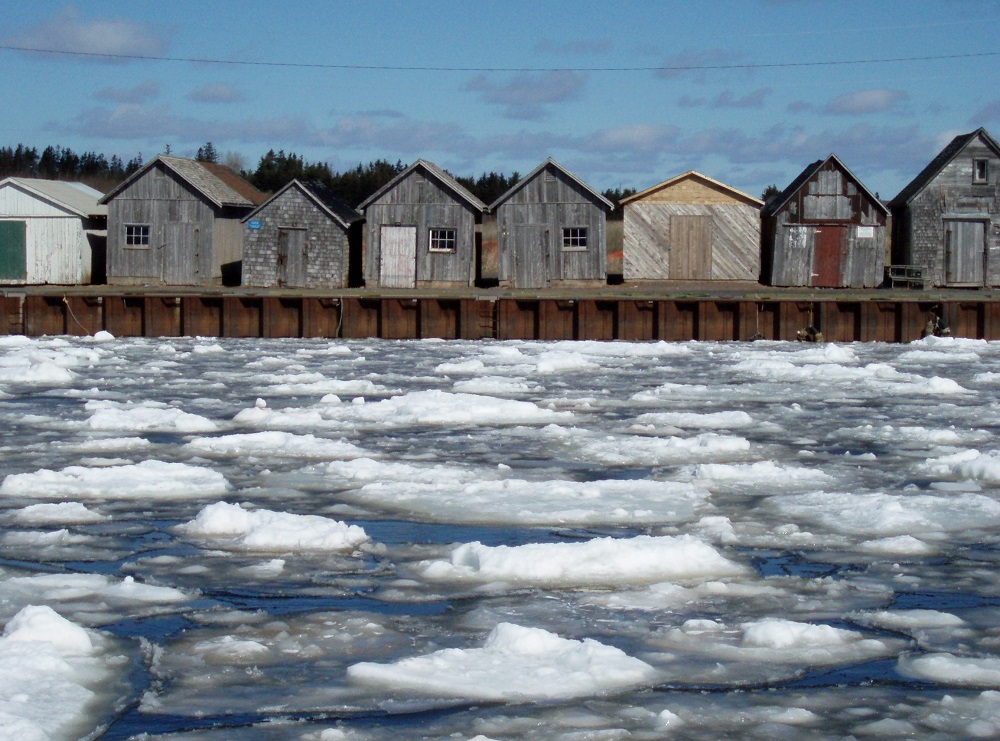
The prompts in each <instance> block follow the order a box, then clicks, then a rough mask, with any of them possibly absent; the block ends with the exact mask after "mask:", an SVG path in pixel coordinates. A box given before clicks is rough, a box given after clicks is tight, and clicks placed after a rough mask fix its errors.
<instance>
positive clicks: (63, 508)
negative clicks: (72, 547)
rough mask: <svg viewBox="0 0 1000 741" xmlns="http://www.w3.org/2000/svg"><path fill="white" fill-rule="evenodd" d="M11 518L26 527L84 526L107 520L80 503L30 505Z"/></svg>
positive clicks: (16, 512) (17, 511)
mask: <svg viewBox="0 0 1000 741" xmlns="http://www.w3.org/2000/svg"><path fill="white" fill-rule="evenodd" d="M11 516H12V518H13V520H14V521H15V522H20V523H24V524H28V525H55V524H59V525H84V524H87V523H91V522H101V521H102V520H106V519H108V518H107V517H105V516H104V515H101V514H98V513H97V512H94V511H92V510H89V509H87V507H86V506H85V505H83V504H81V503H80V502H56V503H51V504H50V503H43V504H32V505H30V506H28V507H24V508H23V509H19V510H16V511H15V512H14V513H13V514H12V515H11Z"/></svg>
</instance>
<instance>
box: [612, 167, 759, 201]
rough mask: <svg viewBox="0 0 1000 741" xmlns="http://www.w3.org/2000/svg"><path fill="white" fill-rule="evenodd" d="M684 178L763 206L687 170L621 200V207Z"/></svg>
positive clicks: (745, 194) (723, 185)
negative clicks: (700, 181)
mask: <svg viewBox="0 0 1000 741" xmlns="http://www.w3.org/2000/svg"><path fill="white" fill-rule="evenodd" d="M685 178H694V179H698V180H704V181H705V182H706V183H709V184H711V185H714V186H716V187H718V188H722V189H723V190H725V191H726V192H728V193H731V194H732V195H734V196H736V197H737V198H742V199H745V200H748V201H751V202H752V203H755V204H757V205H758V206H763V205H764V202H763V201H762V200H760V199H759V198H754V197H753V196H752V195H749V194H748V193H744V192H743V191H742V190H736V188H734V187H732V186H731V185H726V184H725V183H720V182H719V181H718V180H715V179H714V178H710V177H709V176H708V175H702V174H701V173H700V172H698V171H697V170H688V171H687V172H684V173H681V174H680V175H678V176H676V177H672V178H670V179H669V180H664V181H663V182H662V183H658V184H657V185H654V186H652V187H649V188H646V190H643V191H640V192H639V193H636V194H635V195H631V196H629V197H628V198H623V199H622V201H621V205H623V206H624V205H625V204H626V203H631V202H632V201H638V200H639V199H640V198H645V197H646V196H648V195H650V194H651V193H655V192H656V191H658V190H663V189H664V188H668V187H670V186H671V185H673V184H674V183H677V182H680V181H681V180H684V179H685Z"/></svg>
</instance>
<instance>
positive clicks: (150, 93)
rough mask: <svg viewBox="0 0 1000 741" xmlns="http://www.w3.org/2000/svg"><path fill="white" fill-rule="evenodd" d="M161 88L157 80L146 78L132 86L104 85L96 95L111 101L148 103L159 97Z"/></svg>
mask: <svg viewBox="0 0 1000 741" xmlns="http://www.w3.org/2000/svg"><path fill="white" fill-rule="evenodd" d="M161 89H162V86H161V85H160V83H159V82H157V81H156V80H146V82H141V83H139V84H138V85H136V86H135V87H130V88H116V87H102V88H101V89H100V90H98V91H97V92H96V93H94V97H95V98H96V99H97V100H104V101H107V102H109V103H148V102H149V101H151V100H155V99H156V98H157V97H159V95H160V90H161Z"/></svg>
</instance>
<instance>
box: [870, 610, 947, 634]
mask: <svg viewBox="0 0 1000 741" xmlns="http://www.w3.org/2000/svg"><path fill="white" fill-rule="evenodd" d="M853 618H854V619H856V620H859V621H862V622H864V624H865V625H871V626H876V627H879V628H886V629H888V630H895V631H899V632H900V633H909V634H912V633H913V631H916V630H920V629H926V628H947V629H949V630H954V629H956V628H962V627H965V625H966V622H965V621H964V620H962V618H960V617H959V616H958V615H952V614H951V613H950V612H941V611H939V610H879V611H877V612H866V613H860V614H858V615H855V616H853Z"/></svg>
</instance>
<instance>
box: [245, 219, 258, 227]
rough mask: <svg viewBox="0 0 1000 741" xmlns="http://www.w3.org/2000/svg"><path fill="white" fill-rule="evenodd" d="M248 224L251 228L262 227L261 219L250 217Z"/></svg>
mask: <svg viewBox="0 0 1000 741" xmlns="http://www.w3.org/2000/svg"><path fill="white" fill-rule="evenodd" d="M247 226H248V227H250V228H251V229H260V219H250V221H248V222H247Z"/></svg>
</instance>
